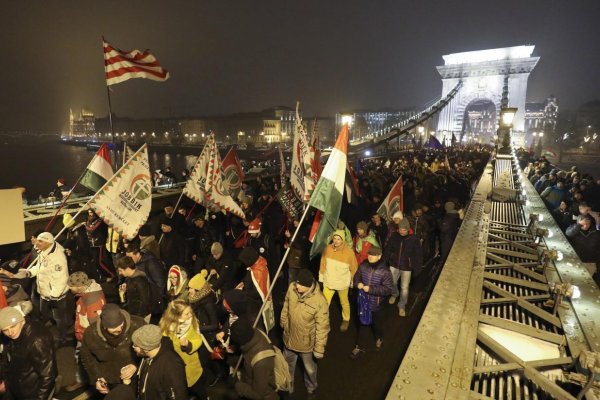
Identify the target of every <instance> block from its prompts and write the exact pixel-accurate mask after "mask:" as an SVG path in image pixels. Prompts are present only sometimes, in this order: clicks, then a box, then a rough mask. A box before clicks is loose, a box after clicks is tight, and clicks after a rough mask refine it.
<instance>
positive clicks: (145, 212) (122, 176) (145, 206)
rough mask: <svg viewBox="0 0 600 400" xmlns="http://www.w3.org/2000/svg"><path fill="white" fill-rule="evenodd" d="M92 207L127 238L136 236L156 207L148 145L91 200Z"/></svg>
mask: <svg viewBox="0 0 600 400" xmlns="http://www.w3.org/2000/svg"><path fill="white" fill-rule="evenodd" d="M88 204H89V207H90V208H91V209H92V210H94V211H95V212H96V214H98V216H99V217H100V218H102V220H103V221H104V222H105V223H106V224H107V225H108V226H109V227H110V228H112V229H113V230H115V231H116V232H118V233H119V234H120V235H121V236H123V237H124V238H126V239H131V238H133V237H135V236H136V235H137V233H138V231H139V229H140V227H141V226H142V225H144V224H145V223H146V221H147V220H148V216H149V215H150V210H151V208H152V179H151V176H150V167H149V164H148V146H147V145H146V144H144V145H143V146H142V147H140V149H139V150H138V151H137V152H136V153H135V154H134V155H133V156H132V157H131V158H130V159H129V160H127V161H126V162H125V164H124V165H123V166H122V167H121V169H119V170H118V171H117V172H116V173H115V174H114V175H113V176H112V177H111V178H110V179H109V180H108V181H107V182H106V184H105V185H104V186H103V187H102V188H100V190H98V192H97V193H96V194H95V195H94V197H92V199H90V201H89V203H88Z"/></svg>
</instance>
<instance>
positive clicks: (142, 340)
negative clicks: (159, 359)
mask: <svg viewBox="0 0 600 400" xmlns="http://www.w3.org/2000/svg"><path fill="white" fill-rule="evenodd" d="M161 340H162V333H161V331H160V328H159V327H158V326H156V325H152V324H148V325H144V326H142V327H141V328H138V329H136V331H135V332H133V335H132V336H131V341H132V342H133V344H134V345H135V346H137V347H139V348H140V349H142V350H147V351H148V350H154V349H156V348H157V347H158V346H160V341H161Z"/></svg>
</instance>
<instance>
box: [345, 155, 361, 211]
mask: <svg viewBox="0 0 600 400" xmlns="http://www.w3.org/2000/svg"><path fill="white" fill-rule="evenodd" d="M345 189H346V200H347V201H348V203H350V204H354V205H358V198H359V197H361V195H360V189H359V187H358V179H356V175H354V171H353V170H352V167H351V166H350V164H349V163H348V162H346V187H345Z"/></svg>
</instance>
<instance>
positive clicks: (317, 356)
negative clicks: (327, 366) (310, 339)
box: [313, 351, 325, 360]
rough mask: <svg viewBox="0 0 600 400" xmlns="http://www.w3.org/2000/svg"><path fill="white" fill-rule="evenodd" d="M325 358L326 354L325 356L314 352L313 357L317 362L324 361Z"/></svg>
mask: <svg viewBox="0 0 600 400" xmlns="http://www.w3.org/2000/svg"><path fill="white" fill-rule="evenodd" d="M324 356H325V354H323V353H319V352H317V351H313V357H314V358H315V359H316V360H321V359H322V358H323V357H324Z"/></svg>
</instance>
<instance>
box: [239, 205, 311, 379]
mask: <svg viewBox="0 0 600 400" xmlns="http://www.w3.org/2000/svg"><path fill="white" fill-rule="evenodd" d="M309 209H310V206H306V208H305V209H304V213H303V214H302V218H300V222H299V223H298V227H297V228H296V230H295V231H294V234H293V235H292V239H291V240H290V245H289V246H288V248H287V249H286V250H285V253H284V255H283V258H282V259H281V262H280V263H279V268H277V271H276V272H275V276H273V279H272V280H271V285H270V286H269V291H268V292H267V295H266V296H265V299H267V300H268V299H269V297H271V294H272V293H273V288H274V287H275V284H277V278H278V277H279V274H280V273H281V269H282V268H283V264H284V263H285V260H286V259H287V257H288V254H289V253H290V250H291V248H292V244H293V243H294V240H296V236H297V235H298V232H300V227H301V226H302V223H303V222H304V219H305V218H306V214H308V210H309ZM315 284H318V283H315ZM266 305H267V302H266V301H263V303H262V306H261V307H260V310H259V311H258V315H257V316H256V319H255V320H254V324H253V325H252V327H253V328H256V325H258V321H260V319H261V317H262V313H263V311H264V310H265V307H266ZM242 358H243V356H240V358H239V359H238V362H237V365H236V366H235V369H234V370H233V373H232V375H233V376H235V374H236V373H237V370H238V369H239V368H240V364H241V363H242Z"/></svg>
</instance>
